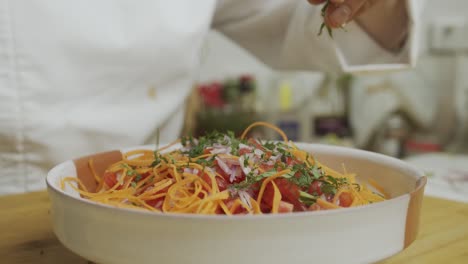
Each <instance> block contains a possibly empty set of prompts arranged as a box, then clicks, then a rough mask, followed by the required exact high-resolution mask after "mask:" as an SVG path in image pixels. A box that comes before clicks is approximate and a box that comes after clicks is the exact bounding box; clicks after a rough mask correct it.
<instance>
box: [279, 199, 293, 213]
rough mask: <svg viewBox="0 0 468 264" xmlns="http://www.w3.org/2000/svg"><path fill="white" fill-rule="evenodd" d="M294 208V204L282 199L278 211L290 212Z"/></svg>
mask: <svg viewBox="0 0 468 264" xmlns="http://www.w3.org/2000/svg"><path fill="white" fill-rule="evenodd" d="M293 209H294V205H293V204H291V203H288V202H285V201H280V203H279V207H278V213H290V212H292V211H293Z"/></svg>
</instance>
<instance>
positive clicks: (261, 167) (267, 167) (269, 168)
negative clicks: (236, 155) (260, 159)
mask: <svg viewBox="0 0 468 264" xmlns="http://www.w3.org/2000/svg"><path fill="white" fill-rule="evenodd" d="M273 168H274V165H268V164H265V163H262V164H260V169H262V170H264V171H270V170H272V169H273Z"/></svg>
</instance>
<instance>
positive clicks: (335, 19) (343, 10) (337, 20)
mask: <svg viewBox="0 0 468 264" xmlns="http://www.w3.org/2000/svg"><path fill="white" fill-rule="evenodd" d="M350 17H351V8H349V6H347V5H341V6H340V7H338V8H337V9H336V10H335V11H334V12H333V13H332V14H331V15H330V22H332V24H333V25H335V26H337V27H338V26H341V25H343V24H346V22H348V20H349V19H350Z"/></svg>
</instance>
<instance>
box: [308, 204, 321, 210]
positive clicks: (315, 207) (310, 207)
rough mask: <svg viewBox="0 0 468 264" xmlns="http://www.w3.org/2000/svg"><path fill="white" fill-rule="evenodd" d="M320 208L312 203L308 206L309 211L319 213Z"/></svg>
mask: <svg viewBox="0 0 468 264" xmlns="http://www.w3.org/2000/svg"><path fill="white" fill-rule="evenodd" d="M321 209H322V208H321V207H320V205H318V204H317V203H314V204H313V205H311V206H309V209H308V210H309V211H320V210H321Z"/></svg>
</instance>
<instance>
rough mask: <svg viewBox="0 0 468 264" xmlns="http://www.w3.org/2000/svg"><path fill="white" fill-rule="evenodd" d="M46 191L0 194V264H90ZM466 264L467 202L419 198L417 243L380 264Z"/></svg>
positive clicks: (467, 241) (467, 251)
mask: <svg viewBox="0 0 468 264" xmlns="http://www.w3.org/2000/svg"><path fill="white" fill-rule="evenodd" d="M49 209H50V202H49V198H48V195H47V193H46V192H33V193H26V194H19V195H9V196H0V234H1V235H0V256H1V261H0V262H1V263H10V264H16V263H20V264H23V263H37V264H41V263H47V264H50V263H68V264H79V263H91V262H89V261H87V260H85V259H83V258H81V257H79V256H78V255H76V254H74V253H72V252H71V251H69V250H68V249H66V248H65V247H64V246H63V245H62V244H60V242H59V241H58V240H57V238H56V237H55V235H54V233H53V231H52V223H51V220H50V211H49ZM396 263H405V264H407V263H409V264H411V263H424V264H426V263H444V264H451V263H468V204H466V203H458V202H453V201H448V200H443V199H439V198H431V197H425V198H424V201H423V207H422V218H421V229H420V232H419V236H418V238H417V240H416V241H415V242H414V243H413V244H412V245H411V246H410V247H409V248H407V249H406V250H405V251H403V252H402V253H400V254H398V255H395V256H393V257H391V258H389V259H387V260H385V261H383V262H380V264H396Z"/></svg>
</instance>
